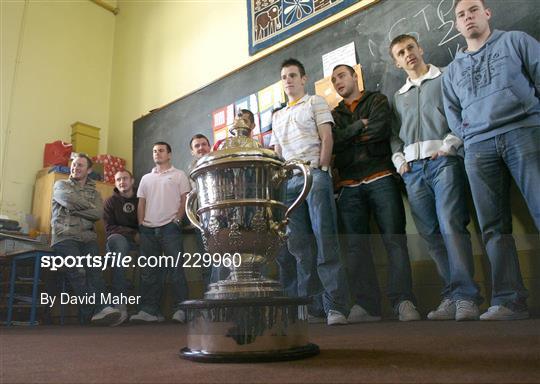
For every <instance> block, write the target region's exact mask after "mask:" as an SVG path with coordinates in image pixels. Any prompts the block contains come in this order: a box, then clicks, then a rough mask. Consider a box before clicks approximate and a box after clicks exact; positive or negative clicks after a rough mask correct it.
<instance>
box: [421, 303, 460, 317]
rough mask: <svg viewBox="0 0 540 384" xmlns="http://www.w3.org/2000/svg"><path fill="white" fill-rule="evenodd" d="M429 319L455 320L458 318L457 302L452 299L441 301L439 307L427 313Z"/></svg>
mask: <svg viewBox="0 0 540 384" xmlns="http://www.w3.org/2000/svg"><path fill="white" fill-rule="evenodd" d="M427 318H428V320H454V319H455V318H456V303H455V302H454V301H452V300H450V299H444V300H443V301H441V303H440V304H439V306H438V307H437V309H435V310H433V311H431V312H429V313H428V315H427Z"/></svg>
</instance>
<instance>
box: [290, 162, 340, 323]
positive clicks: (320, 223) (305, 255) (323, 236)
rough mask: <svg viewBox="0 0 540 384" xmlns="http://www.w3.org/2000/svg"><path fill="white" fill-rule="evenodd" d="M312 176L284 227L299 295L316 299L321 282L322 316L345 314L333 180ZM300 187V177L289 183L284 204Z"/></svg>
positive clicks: (320, 173)
mask: <svg viewBox="0 0 540 384" xmlns="http://www.w3.org/2000/svg"><path fill="white" fill-rule="evenodd" d="M312 175H313V185H312V187H311V191H310V192H309V194H308V196H307V198H306V200H305V201H304V202H303V203H302V204H301V205H300V206H299V207H298V208H297V209H296V210H294V211H293V212H292V214H291V216H290V220H289V224H288V227H287V230H288V235H289V239H288V242H287V245H288V248H289V252H290V253H291V254H292V255H294V257H295V258H296V262H297V265H296V266H297V275H298V295H299V296H310V297H312V296H316V295H317V294H318V293H320V288H319V287H320V285H321V283H322V287H323V289H324V293H323V305H324V311H325V313H328V311H329V310H336V311H339V312H341V313H343V314H344V315H348V313H349V309H350V308H349V305H348V286H347V280H346V274H345V269H344V268H343V265H342V263H341V260H340V248H339V241H338V235H337V218H336V205H335V201H334V192H333V186H332V179H331V177H330V175H329V174H328V172H323V171H321V170H320V169H313V171H312ZM302 186H303V178H302V177H300V176H293V178H292V179H290V180H289V181H288V183H287V205H291V204H292V202H293V201H294V200H295V199H296V197H297V196H298V195H299V194H300V191H301V190H302ZM315 272H316V273H317V274H318V278H317V276H316V274H315Z"/></svg>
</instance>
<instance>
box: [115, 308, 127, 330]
mask: <svg viewBox="0 0 540 384" xmlns="http://www.w3.org/2000/svg"><path fill="white" fill-rule="evenodd" d="M116 309H118V310H119V311H120V318H119V319H118V320H117V321H116V322H114V323H112V324H111V327H116V326H118V325H120V324H122V323H123V322H124V321H126V320H127V318H128V313H127V306H126V305H125V304H120V305H118V306H117V307H116Z"/></svg>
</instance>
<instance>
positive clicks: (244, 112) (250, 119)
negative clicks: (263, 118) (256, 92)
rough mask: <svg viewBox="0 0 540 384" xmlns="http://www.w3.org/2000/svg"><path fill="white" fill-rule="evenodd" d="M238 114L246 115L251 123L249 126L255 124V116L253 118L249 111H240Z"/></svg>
mask: <svg viewBox="0 0 540 384" xmlns="http://www.w3.org/2000/svg"><path fill="white" fill-rule="evenodd" d="M240 112H242V115H244V114H246V115H248V116H249V121H251V124H255V116H253V112H251V111H250V110H249V109H241V110H240Z"/></svg>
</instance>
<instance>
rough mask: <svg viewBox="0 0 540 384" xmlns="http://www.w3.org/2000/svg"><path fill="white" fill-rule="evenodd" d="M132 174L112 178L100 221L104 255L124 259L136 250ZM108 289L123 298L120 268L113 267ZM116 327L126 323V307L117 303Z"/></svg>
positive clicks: (124, 283)
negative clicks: (104, 248) (105, 250)
mask: <svg viewBox="0 0 540 384" xmlns="http://www.w3.org/2000/svg"><path fill="white" fill-rule="evenodd" d="M133 182H134V179H133V175H132V174H131V172H129V171H127V170H124V171H118V172H116V174H115V175H114V185H115V188H114V193H113V195H112V196H111V197H109V198H108V199H107V200H105V205H104V208H103V220H104V221H105V231H106V233H107V252H115V253H116V257H120V258H122V257H124V256H125V255H127V254H129V253H130V252H131V251H132V250H138V243H139V231H138V227H139V224H138V222H137V204H138V201H139V199H138V198H137V196H135V191H134V189H133ZM112 289H113V294H114V295H120V294H124V295H127V291H128V282H127V280H126V275H125V271H124V269H123V268H119V267H114V268H113V279H112ZM117 308H118V309H119V310H120V319H119V320H118V324H115V325H119V324H122V323H123V322H124V321H126V319H127V317H128V314H127V307H126V305H125V304H119V305H118V306H117Z"/></svg>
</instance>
